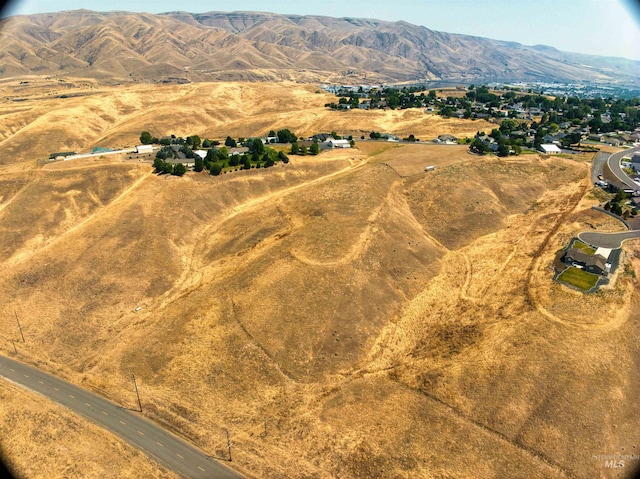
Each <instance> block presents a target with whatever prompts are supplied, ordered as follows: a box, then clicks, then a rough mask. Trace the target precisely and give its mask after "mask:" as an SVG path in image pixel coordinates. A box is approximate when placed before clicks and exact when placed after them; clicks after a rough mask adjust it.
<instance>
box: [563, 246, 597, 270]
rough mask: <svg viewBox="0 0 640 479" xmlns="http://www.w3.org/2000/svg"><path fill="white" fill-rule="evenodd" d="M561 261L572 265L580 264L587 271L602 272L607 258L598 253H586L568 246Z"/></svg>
mask: <svg viewBox="0 0 640 479" xmlns="http://www.w3.org/2000/svg"><path fill="white" fill-rule="evenodd" d="M563 261H564V262H565V263H566V264H572V265H573V266H581V267H582V269H584V270H585V271H587V272H589V273H595V274H599V275H601V274H604V273H605V272H606V269H607V259H606V258H605V257H604V256H602V255H599V254H587V253H585V252H584V251H581V250H579V249H576V248H569V250H568V251H567V252H566V253H565V255H564V258H563Z"/></svg>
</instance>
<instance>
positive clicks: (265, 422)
mask: <svg viewBox="0 0 640 479" xmlns="http://www.w3.org/2000/svg"><path fill="white" fill-rule="evenodd" d="M264 435H265V436H266V435H267V416H264Z"/></svg>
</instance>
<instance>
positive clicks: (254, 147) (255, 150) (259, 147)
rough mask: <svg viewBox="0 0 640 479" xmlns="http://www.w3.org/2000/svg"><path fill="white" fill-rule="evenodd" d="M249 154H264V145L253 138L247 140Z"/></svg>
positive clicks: (258, 139) (259, 140)
mask: <svg viewBox="0 0 640 479" xmlns="http://www.w3.org/2000/svg"><path fill="white" fill-rule="evenodd" d="M247 146H248V147H249V153H251V154H258V155H262V154H263V153H264V143H262V140H261V139H260V138H254V139H252V140H249V142H248V145H247Z"/></svg>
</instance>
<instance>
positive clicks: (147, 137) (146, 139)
mask: <svg viewBox="0 0 640 479" xmlns="http://www.w3.org/2000/svg"><path fill="white" fill-rule="evenodd" d="M140 143H142V144H143V145H150V144H151V143H153V137H152V136H151V133H149V132H148V131H143V132H142V133H141V134H140Z"/></svg>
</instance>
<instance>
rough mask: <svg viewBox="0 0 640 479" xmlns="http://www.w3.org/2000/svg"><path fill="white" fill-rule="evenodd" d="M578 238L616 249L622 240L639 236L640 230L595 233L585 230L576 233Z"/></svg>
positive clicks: (595, 244) (620, 245)
mask: <svg viewBox="0 0 640 479" xmlns="http://www.w3.org/2000/svg"><path fill="white" fill-rule="evenodd" d="M578 238H579V239H580V240H581V241H584V242H585V243H588V244H590V245H591V246H599V247H602V248H611V249H617V248H620V247H622V242H623V241H624V240H629V239H637V238H640V230H633V231H623V232H620V233H595V232H593V231H585V232H582V233H580V234H578Z"/></svg>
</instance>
